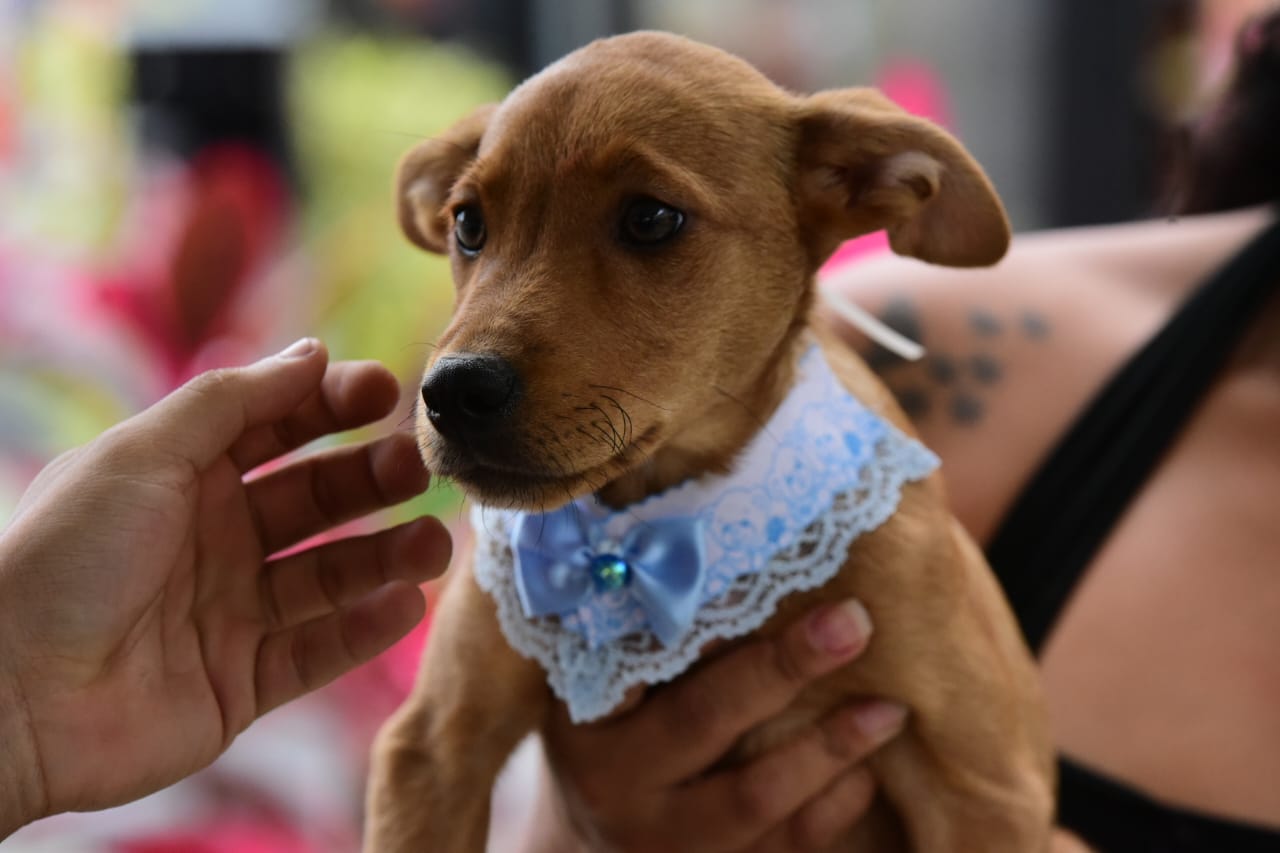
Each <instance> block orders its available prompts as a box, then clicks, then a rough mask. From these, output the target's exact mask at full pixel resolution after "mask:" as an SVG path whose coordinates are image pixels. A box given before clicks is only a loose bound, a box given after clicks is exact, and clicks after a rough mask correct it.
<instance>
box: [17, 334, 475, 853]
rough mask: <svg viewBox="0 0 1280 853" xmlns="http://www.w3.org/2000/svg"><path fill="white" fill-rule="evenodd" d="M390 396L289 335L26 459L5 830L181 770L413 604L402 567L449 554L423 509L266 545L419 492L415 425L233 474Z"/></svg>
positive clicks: (334, 670)
mask: <svg viewBox="0 0 1280 853" xmlns="http://www.w3.org/2000/svg"><path fill="white" fill-rule="evenodd" d="M398 395H399V389H398V387H397V383H396V381H395V378H394V377H393V376H392V375H391V374H390V373H389V372H388V371H387V370H386V369H385V368H383V367H382V366H380V365H378V364H376V363H372V362H345V363H334V364H329V363H328V355H327V353H326V352H325V350H324V348H323V346H321V345H320V344H319V343H318V342H316V341H314V340H310V339H305V340H303V341H299V342H298V343H297V344H295V345H294V346H293V347H290V348H289V349H288V350H286V351H285V352H283V353H281V354H280V355H277V356H274V357H271V358H267V359H264V360H262V361H260V362H258V363H256V364H253V365H251V366H249V367H245V368H238V369H227V370H219V371H213V372H210V373H206V374H203V375H201V376H198V377H196V378H195V379H193V380H192V381H191V382H189V383H188V384H187V385H185V386H183V387H182V388H180V389H178V390H177V391H175V392H174V393H173V394H171V395H170V396H168V397H166V398H165V399H164V400H162V401H161V402H159V403H157V404H156V405H155V406H153V407H152V408H150V409H148V410H147V411H145V412H143V413H141V414H139V415H137V416H136V417H133V418H131V419H129V420H127V421H124V422H123V423H121V424H119V425H117V426H116V427H114V428H112V429H111V430H109V431H107V432H106V433H104V434H103V435H101V436H100V437H98V438H97V439H95V440H94V441H92V442H90V443H89V444H87V445H85V446H84V447H81V448H79V449H77V450H74V451H71V452H69V453H67V454H64V455H63V456H62V457H59V459H57V460H56V461H55V462H53V463H52V464H51V465H50V466H49V467H48V468H47V469H45V470H44V471H43V472H42V473H41V474H40V476H39V477H37V479H36V481H35V482H34V483H33V484H32V486H31V487H30V489H29V490H28V491H27V493H26V494H25V495H24V496H23V498H22V500H21V501H20V503H19V505H18V508H17V510H16V513H15V515H14V518H13V519H12V520H11V522H10V524H9V525H8V527H7V528H6V529H5V530H4V531H3V532H0V838H3V837H5V835H7V834H8V833H9V832H12V831H13V830H14V829H16V828H17V827H18V826H21V825H22V824H24V823H27V822H30V821H31V820H34V819H36V818H39V817H42V816H44V815H48V814H53V813H56V812H61V811H69V810H88V809H97V808H104V807H107V806H111V805H115V804H118V803H122V802H126V801H128V800H131V799H134V798H136V797H139V796H142V795H144V794H146V793H150V792H152V791H155V790H158V789H160V788H162V787H165V786H167V785H169V784H171V783H173V782H176V781H177V780H179V779H181V778H183V777H184V776H186V775H188V774H190V773H192V772H194V771H196V770H198V769H200V768H202V767H204V766H205V765H207V764H209V763H210V762H211V761H213V759H214V758H216V757H217V756H218V755H219V754H221V753H222V751H223V750H225V749H226V748H227V746H228V745H229V744H230V743H231V741H232V740H233V739H234V738H235V737H236V735H238V734H239V733H240V732H241V731H243V730H244V729H245V727H247V726H248V725H249V724H250V723H251V722H252V721H253V720H254V719H256V718H257V717H259V716H261V715H262V714H264V713H266V712H267V711H269V710H271V709H272V708H274V707H276V706H278V705H280V704H282V703H284V702H287V701H289V700H291V699H294V698H296V697H297V696H300V695H302V694H303V693H306V692H308V691H310V690H313V689H315V688H317V687H319V686H321V685H323V684H325V683H327V682H328V681H330V680H332V679H333V678H335V677H337V676H339V675H341V674H343V673H345V672H347V671H348V670H350V669H352V668H353V667H355V666H356V665H358V664H360V663H362V662H364V661H367V660H368V659H370V658H372V657H373V656H374V655H376V654H378V653H379V652H381V651H383V650H384V649H386V648H387V647H389V646H390V645H391V644H393V643H394V642H395V641H396V640H398V639H399V638H401V637H402V636H404V635H405V634H406V633H407V632H408V631H409V630H410V629H411V628H412V627H413V626H414V625H415V624H417V622H418V621H419V620H420V619H421V618H422V616H423V613H424V611H425V603H424V600H423V596H422V593H421V591H420V590H419V589H418V587H417V584H419V583H421V582H422V581H425V580H427V579H429V578H431V577H434V576H436V575H437V574H439V573H440V572H442V571H443V570H444V568H445V566H446V565H447V563H448V560H449V556H450V542H449V537H448V534H447V532H446V531H445V529H444V527H443V526H442V525H441V524H440V523H439V522H438V521H436V520H435V519H432V518H420V519H417V520H415V521H411V522H409V523H407V524H403V525H400V526H397V527H393V528H390V529H386V530H382V531H380V532H377V533H373V534H370V535H366V536H359V537H354V538H349V539H344V540H340V541H336V542H330V543H327V544H323V545H320V546H316V547H312V548H308V549H307V550H304V551H301V552H297V553H290V554H288V555H286V556H280V552H282V551H285V550H286V549H289V548H291V547H292V546H295V545H297V544H298V543H300V542H302V541H304V540H306V539H308V538H309V537H311V536H313V535H315V534H318V533H322V532H324V531H326V530H329V529H330V528H333V527H334V526H336V525H338V524H340V523H342V522H344V521H347V520H350V519H353V518H357V517H360V516H363V515H366V514H368V513H370V512H373V511H375V510H378V509H381V508H383V507H388V506H392V505H394V504H397V503H400V502H402V501H404V500H407V499H408V498H410V497H413V496H414V495H416V494H418V493H420V492H422V491H423V490H424V489H425V488H426V486H427V484H428V479H429V478H428V475H427V472H426V471H425V469H424V468H423V466H422V462H421V459H420V457H419V455H418V452H417V449H416V447H415V445H414V440H413V438H412V436H410V435H407V434H403V433H395V434H392V435H389V436H386V437H385V438H381V439H378V440H375V441H371V442H368V443H366V444H362V445H358V446H353V447H343V448H340V449H336V450H328V451H325V452H322V453H318V454H315V455H313V456H311V457H309V458H304V459H300V460H298V461H294V462H291V463H290V464H288V465H285V466H284V467H281V468H278V469H276V470H273V471H270V472H268V473H265V474H261V475H250V476H246V475H248V474H249V472H251V471H253V470H254V469H256V468H258V467H259V466H260V465H262V464H263V463H266V462H269V461H271V460H273V459H275V458H277V457H279V456H281V455H283V454H285V453H287V452H288V451H291V450H293V449H295V448H298V447H301V446H302V445H304V444H306V443H307V442H309V441H311V440H313V439H316V438H319V437H321V436H323V435H326V434H329V433H333V432H337V431H340V430H344V429H349V428H352V427H356V426H360V425H363V424H367V423H371V422H373V421H375V420H377V419H379V418H382V417H384V416H385V415H387V414H389V413H390V412H391V410H392V409H393V408H394V406H395V403H396V399H397V397H398Z"/></svg>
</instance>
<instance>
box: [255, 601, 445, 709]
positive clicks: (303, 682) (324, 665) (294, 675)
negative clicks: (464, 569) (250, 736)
mask: <svg viewBox="0 0 1280 853" xmlns="http://www.w3.org/2000/svg"><path fill="white" fill-rule="evenodd" d="M425 614H426V600H425V599H424V597H423V594H422V590H420V589H418V587H417V586H415V585H413V584H411V583H407V582H405V581H393V582H391V583H389V584H386V585H384V586H381V587H379V588H378V589H376V590H375V591H374V592H372V593H370V594H369V595H367V596H365V597H364V598H363V599H361V600H360V601H358V602H357V603H355V604H353V605H351V606H350V607H344V608H342V609H340V610H338V611H336V612H333V613H330V614H328V615H327V616H321V617H319V618H317V619H312V620H310V621H308V622H304V623H302V624H301V625H297V626H295V627H293V628H288V629H286V630H283V631H277V632H276V633H274V634H269V635H267V637H266V638H265V639H264V640H263V641H262V644H261V645H260V646H259V647H258V657H257V666H256V671H255V677H254V685H255V688H256V696H257V708H256V712H257V714H258V716H261V715H262V714H265V713H266V712H267V711H270V710H271V709H272V708H275V707H277V706H279V705H282V704H284V703H285V702H289V701H292V700H293V699H296V698H297V697H299V696H301V695H303V694H304V693H310V692H311V691H312V690H315V689H317V688H319V687H323V686H324V685H325V684H328V683H329V682H330V681H333V680H334V679H335V678H337V677H338V676H340V675H343V674H345V673H347V672H349V671H351V670H352V669H355V668H356V667H357V666H359V665H360V664H362V663H365V662H367V661H369V660H371V659H373V658H374V657H376V656H377V655H379V654H380V653H382V652H384V651H386V650H387V649H389V648H390V647H391V646H392V645H394V644H395V643H396V641H398V640H400V639H401V638H402V637H404V636H405V635H406V634H408V633H409V631H411V630H412V629H413V627H414V626H415V625H417V624H418V623H419V622H420V621H422V617H423V616H424V615H425Z"/></svg>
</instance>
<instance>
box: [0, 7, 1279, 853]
mask: <svg viewBox="0 0 1280 853" xmlns="http://www.w3.org/2000/svg"><path fill="white" fill-rule="evenodd" d="M1271 5H1274V0H1127V2H1120V3H1081V2H1072V0H1023V2H1020V3H1009V2H1005V0H947V2H945V3H943V2H937V0H148V1H147V2H142V1H141V0H0V525H2V524H3V523H4V521H5V519H6V518H7V516H8V514H9V513H10V512H11V511H12V508H13V506H14V504H15V503H16V501H17V498H18V496H19V494H20V493H21V491H22V489H23V488H24V487H25V485H26V483H27V482H28V481H29V479H30V478H31V477H32V476H33V475H34V474H35V472H36V471H37V470H39V468H40V467H41V466H42V465H43V464H45V463H46V462H47V461H48V460H50V459H51V458H52V457H53V456H55V455H57V454H58V453H60V452H62V451H63V450H66V449H67V448H69V447H72V446H74V445H76V444H78V443H81V442H83V441H85V440H87V439H89V438H90V437H92V436H94V435H96V434H97V433H98V432H100V431H101V430H103V429H104V428H106V427H107V426H109V425H110V424H112V423H114V422H115V421H117V420H119V419H120V418H123V417H125V416H127V415H129V414H131V413H133V412H136V411H137V410H139V409H141V408H142V407H144V406H146V405H148V404H150V403H152V402H154V401H155V400H156V399H158V398H159V397H160V396H162V395H163V394H164V393H166V392H167V391H169V390H170V389H172V388H173V387H175V386H176V385H177V384H179V383H181V382H182V381H183V380H185V379H186V378H188V377H189V376H191V375H192V374H193V373H195V372H198V371H200V370H203V369H206V368H209V367H214V366H218V365H223V364H235V363H243V362H246V361H249V360H251V359H254V358H257V357H259V356H260V355H262V354H265V353H267V352H272V351H274V350H276V349H278V348H279V347H281V346H283V345H285V344H287V343H289V342H290V341H292V340H293V339H295V338H297V337H299V336H301V335H304V334H311V335H318V336H320V337H322V338H323V339H324V340H325V341H326V342H327V343H328V344H329V347H330V349H331V351H332V353H333V355H334V357H335V358H377V359H380V360H382V361H384V362H386V363H387V364H389V365H390V366H391V367H392V368H393V369H394V370H395V371H396V372H397V374H398V375H400V376H401V377H402V378H403V381H404V383H405V387H406V389H407V392H406V395H405V397H406V400H408V399H409V397H410V394H411V392H412V389H413V388H414V386H415V385H416V376H417V373H418V370H419V368H420V367H421V365H422V363H423V361H424V360H425V358H426V355H427V352H428V349H429V342H430V341H432V340H433V339H434V337H435V336H436V335H437V334H438V333H439V331H440V330H441V329H442V328H443V326H444V324H445V322H446V319H447V315H448V312H449V310H450V307H451V304H452V288H451V285H450V283H449V279H448V270H447V265H446V264H445V263H444V262H443V261H442V260H441V259H438V258H434V257H428V256H425V255H422V254H421V253H418V252H415V251H413V250H411V249H410V247H409V246H408V245H407V244H406V243H405V242H404V241H403V240H402V239H401V237H400V235H399V232H398V230H397V228H396V227H395V222H394V217H393V210H392V205H391V197H390V187H391V174H392V171H393V168H394V165H395V163H396V161H397V158H398V157H399V155H400V154H401V153H402V152H403V151H405V150H406V149H408V148H409V147H410V146H411V145H412V144H413V143H414V141H415V140H418V139H420V138H423V137H425V136H430V135H432V134H434V133H436V132H438V131H440V130H442V129H443V128H444V127H446V126H447V125H448V124H449V123H451V122H452V121H453V120H455V119H456V118H458V117H460V116H461V115H463V114H464V113H465V112H467V110H468V109H469V108H470V107H472V106H473V105H476V104H479V103H483V102H485V101H491V100H496V99H499V98H501V97H502V95H503V94H504V93H505V92H506V91H507V90H508V89H509V88H510V87H511V86H512V85H513V84H514V83H516V82H518V81H519V80H520V79H522V78H523V77H525V76H527V75H528V74H530V73H532V72H534V71H536V70H537V69H539V68H541V67H542V66H543V65H545V64H546V63H548V62H550V61H553V60H554V59H556V58H557V57H559V56H561V55H563V54H564V53H566V52H568V51H570V50H572V49H574V48H575V47H578V46H580V45H582V44H584V43H586V42H588V41H590V40H591V39H593V38H596V37H598V36H603V35H608V34H612V33H618V32H625V31H627V30H631V29H640V28H657V29H666V30H672V31H676V32H681V33H684V34H686V35H689V36H692V37H694V38H697V39H700V40H702V41H706V42H709V43H712V44H716V45H719V46H721V47H724V48H727V49H729V50H731V51H733V52H735V53H738V54H739V55H741V56H743V57H745V58H747V59H748V60H750V61H752V62H753V63H755V64H756V65H757V66H758V67H760V68H761V69H762V70H764V71H765V72H766V73H767V74H769V75H770V76H771V77H773V79H775V80H776V81H777V82H779V83H781V84H783V85H786V86H788V87H790V88H793V89H797V90H815V89H821V88H832V87H842V86H850V85H860V84H868V83H870V84H875V85H879V86H880V87H881V88H883V89H884V90H885V91H886V92H888V93H889V94H890V95H891V96H892V97H894V98H895V99H896V100H898V101H899V102H900V103H901V104H903V105H904V106H905V107H907V108H908V109H911V110H913V111H915V112H918V113H921V114H924V115H927V116H929V117H931V118H933V119H935V120H937V121H939V122H941V123H943V124H945V125H946V126H948V127H949V128H950V129H951V130H952V131H953V132H955V133H956V134H957V135H959V136H960V137H961V138H962V139H963V140H964V142H965V143H966V145H967V146H968V147H969V148H970V149H971V150H972V151H973V152H974V154H975V155H976V156H977V158H978V159H979V161H981V162H982V163H983V164H984V166H985V167H986V168H987V170H988V171H989V173H990V174H991V176H992V178H993V179H994V181H995V183H996V185H997V187H998V188H999V190H1000V192H1001V194H1002V195H1003V197H1004V199H1005V201H1006V203H1007V205H1008V207H1009V210H1010V213H1011V215H1012V217H1013V220H1014V223H1015V226H1016V227H1017V229H1018V230H1022V231H1025V230H1031V229H1037V228H1043V227H1051V226H1063V225H1082V224H1090V223H1102V222H1114V221H1120V220H1126V219H1134V218H1140V217H1147V216H1157V215H1161V213H1162V211H1163V209H1164V208H1163V207H1162V198H1163V195H1162V194H1163V189H1162V176H1163V175H1164V174H1165V173H1166V171H1167V169H1168V166H1169V158H1170V156H1171V150H1172V148H1173V146H1175V145H1176V143H1177V139H1178V135H1179V132H1180V129H1181V128H1183V127H1184V126H1185V125H1186V123H1187V122H1190V121H1192V120H1194V118H1195V117H1196V115H1197V111H1198V110H1199V109H1200V108H1201V107H1202V105H1203V104H1204V103H1205V101H1206V99H1207V98H1209V97H1211V96H1212V94H1213V93H1214V91H1215V90H1216V89H1217V87H1219V86H1220V85H1222V83H1223V81H1224V75H1225V72H1226V70H1227V68H1228V64H1229V60H1230V56H1231V41H1232V37H1233V35H1234V32H1235V29H1236V27H1237V26H1238V25H1239V23H1240V22H1241V21H1242V20H1243V19H1244V18H1245V17H1246V16H1248V15H1249V14H1251V13H1253V12H1255V11H1257V10H1258V9H1260V8H1262V7H1266V6H1271ZM880 250H882V243H881V242H877V241H876V240H874V239H873V240H870V241H863V242H861V243H858V244H857V245H854V246H850V247H848V248H847V249H846V250H845V252H844V254H845V255H854V254H858V253H863V252H873V251H880ZM406 405H407V404H406ZM405 415H407V408H406V409H405V411H404V412H402V413H401V415H399V416H397V417H398V418H399V419H400V421H401V422H402V425H403V420H404V417H405ZM382 428H383V429H386V428H387V427H386V426H385V425H384V426H383V427H382ZM460 506H461V505H460V501H459V499H458V497H457V496H456V495H455V494H454V493H453V492H451V491H450V490H449V488H448V487H447V485H442V486H439V487H433V489H432V490H431V491H430V492H429V493H428V494H427V495H426V496H424V497H423V498H421V499H419V500H417V501H415V502H414V503H413V505H412V506H409V507H406V508H404V509H402V510H400V511H399V513H400V514H401V515H405V516H407V515H409V514H413V513H420V512H424V511H427V512H434V513H437V514H441V515H442V516H443V517H445V518H446V519H448V520H450V521H452V522H456V521H457V520H458V519H459V512H460ZM424 630H425V629H424ZM423 638H424V633H423V631H419V632H418V633H416V634H415V635H414V636H412V637H410V638H409V639H408V640H406V641H405V642H404V643H402V644H401V645H400V646H398V647H397V648H396V649H393V650H392V651H391V652H389V653H388V654H387V655H384V656H383V657H382V658H380V659H379V660H378V661H375V662H374V663H373V664H372V665H370V666H368V667H366V668H364V669H362V670H361V671H359V672H357V673H355V674H353V675H351V676H349V677H348V678H346V679H343V680H342V681H340V682H339V683H337V684H335V685H333V686H332V687H330V688H327V689H326V690H324V691H321V692H320V693H319V694H317V695H315V696H313V697H310V698H308V699H306V700H303V701H301V702H299V703H297V704H295V705H293V706H290V707H288V708H285V709H282V710H280V711H277V712H275V713H273V714H271V715H269V716H268V717H267V718H265V719H264V720H263V721H261V722H260V723H259V724H258V725H256V726H255V727H254V728H253V729H251V730H250V732H249V733H248V734H247V735H246V736H244V737H242V738H241V740H240V741H238V742H237V743H236V745H235V746H233V748H232V750H231V751H230V752H229V753H228V754H227V755H226V756H225V757H224V758H223V759H222V760H220V761H219V762H218V763H217V764H215V765H214V766H213V767H211V768H210V769H209V770H207V771H205V772H203V773H201V774H199V775H197V776H196V777H194V778H192V779H191V780H188V781H186V782H184V783H182V784H180V785H177V786H175V787H174V788H171V789H169V790H168V791H165V792H162V793H160V794H158V795H156V796H154V797H151V798H149V799H147V800H144V801H142V802H140V803H137V804H134V805H131V806H128V807H125V808H122V809H117V810H114V811H112V812H106V813H101V814H94V815H73V816H64V817H59V818H54V819H51V820H48V821H45V822H42V823H40V824H37V825H35V826H33V827H30V828H28V829H27V830H25V831H23V832H21V833H19V834H18V835H17V836H15V837H14V838H13V839H11V840H10V841H8V842H6V844H5V850H14V851H122V853H169V851H173V853H177V851H184V853H185V852H186V851H194V853H206V851H207V853H232V851H234V853H259V852H260V851H261V853H267V851H272V853H295V851H296V853H304V851H305V853H319V852H320V851H348V850H354V849H356V847H357V846H358V833H359V822H360V812H361V799H362V786H363V776H364V770H365V753H366V750H367V747H368V743H369V739H370V737H371V736H372V733H373V731H374V730H375V728H376V726H377V725H378V723H379V722H380V721H381V720H382V719H383V718H384V717H385V716H386V714H387V713H389V711H390V710H391V709H392V708H393V707H394V706H395V705H396V704H397V703H398V702H399V700H400V698H401V697H402V696H403V695H404V693H405V691H406V690H407V688H408V684H409V682H410V681H411V679H412V676H413V671H414V666H415V664H416V660H417V656H418V653H419V650H420V648H421V645H422V642H423ZM103 710H104V712H109V710H110V709H103ZM517 764H518V766H517V767H515V768H513V770H512V772H511V775H510V776H509V778H508V779H507V781H506V783H505V784H504V788H503V794H502V796H501V798H500V799H499V801H498V803H497V806H496V808H495V822H496V824H497V827H496V828H497V830H498V834H496V835H495V837H494V841H493V844H492V847H493V849H495V850H501V851H511V850H517V849H518V844H517V841H516V839H517V838H518V834H519V825H520V819H521V815H522V813H523V812H522V810H523V808H524V807H525V805H526V803H527V793H528V789H529V788H530V786H531V785H532V780H531V778H530V770H529V765H528V761H527V760H525V761H523V762H518V763H517Z"/></svg>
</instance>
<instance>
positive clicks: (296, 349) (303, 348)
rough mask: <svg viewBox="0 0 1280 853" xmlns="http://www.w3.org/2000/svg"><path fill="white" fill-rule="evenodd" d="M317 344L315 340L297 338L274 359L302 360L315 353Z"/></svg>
mask: <svg viewBox="0 0 1280 853" xmlns="http://www.w3.org/2000/svg"><path fill="white" fill-rule="evenodd" d="M317 343H319V342H318V341H317V340H316V339H315V338H299V339H298V340H296V341H294V342H293V343H291V344H289V347H288V349H284V350H281V351H280V353H279V354H277V355H276V358H304V357H306V356H308V355H311V353H313V352H315V351H316V344H317Z"/></svg>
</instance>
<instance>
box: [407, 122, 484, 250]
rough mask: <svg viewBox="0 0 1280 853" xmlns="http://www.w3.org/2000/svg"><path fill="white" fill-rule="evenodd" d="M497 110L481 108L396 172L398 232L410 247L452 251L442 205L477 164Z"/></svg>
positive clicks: (420, 146) (419, 148) (416, 149)
mask: <svg viewBox="0 0 1280 853" xmlns="http://www.w3.org/2000/svg"><path fill="white" fill-rule="evenodd" d="M496 108H497V104H486V105H484V106H482V107H477V108H476V109H475V110H474V111H473V112H471V113H470V114H469V115H467V116H466V117H464V118H462V119H460V120H459V121H458V122H457V123H456V124H454V125H453V126H452V127H450V128H449V129H448V130H446V131H445V132H444V133H442V134H441V135H439V136H436V137H433V138H431V139H428V140H426V141H425V142H421V143H419V144H418V145H417V146H416V147H414V148H413V149H412V150H411V151H409V153H408V154H406V155H404V157H403V159H401V160H400V166H399V168H398V169H397V170H396V207H397V209H398V210H399V214H400V229H401V230H402V231H404V235H405V236H406V237H408V238H409V241H410V242H411V243H413V244H414V245H415V246H418V247H419V248H423V249H426V250H427V251H428V252H437V253H440V254H443V253H444V252H446V251H448V247H449V239H448V238H449V232H448V228H449V225H448V223H447V222H446V221H445V216H444V203H445V201H447V200H448V198H449V192H450V191H451V190H452V189H453V184H454V182H455V181H456V180H457V179H458V176H459V175H461V174H462V170H463V169H465V168H466V167H467V164H468V163H470V162H471V161H472V160H474V159H475V156H476V151H477V150H478V149H479V148H480V139H481V137H483V136H484V131H485V128H486V127H488V126H489V118H490V117H491V116H492V115H493V111H494V109H496Z"/></svg>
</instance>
